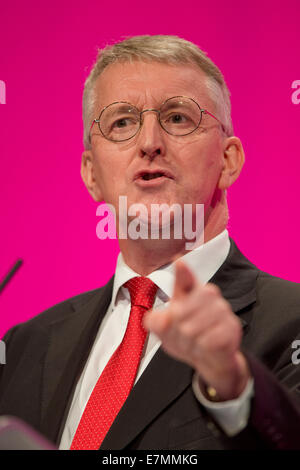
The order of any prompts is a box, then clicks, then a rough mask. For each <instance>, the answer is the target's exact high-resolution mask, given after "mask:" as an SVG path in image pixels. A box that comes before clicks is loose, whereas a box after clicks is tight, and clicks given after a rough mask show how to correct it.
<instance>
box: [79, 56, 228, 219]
mask: <svg viewBox="0 0 300 470" xmlns="http://www.w3.org/2000/svg"><path fill="white" fill-rule="evenodd" d="M96 93H97V105H96V107H95V110H94V111H95V116H94V117H95V118H96V117H98V116H99V113H100V110H101V109H102V108H103V107H104V106H107V105H109V104H111V103H113V102H115V101H127V102H129V103H131V104H133V105H134V106H136V107H137V108H138V109H139V110H140V111H141V110H144V109H149V108H155V109H159V108H160V106H161V104H162V103H163V102H164V101H165V100H166V99H168V98H171V97H173V96H179V95H181V96H186V97H190V98H193V99H194V100H195V101H196V102H197V103H198V104H199V105H200V107H201V108H205V109H207V110H208V111H210V112H212V113H213V114H216V113H217V111H216V109H215V105H214V103H213V101H212V100H211V98H210V97H209V93H208V90H207V86H206V75H205V74H204V72H202V71H201V70H200V69H199V68H198V67H196V66H193V65H176V66H175V65H168V64H161V63H158V62H134V63H116V64H113V65H110V66H108V67H107V68H106V69H105V70H104V72H103V73H102V74H101V75H100V77H99V78H98V81H97V83H96ZM217 117H218V116H217ZM91 139H92V140H91V141H92V150H91V151H87V152H85V153H84V155H85V158H84V159H83V161H85V162H87V161H88V162H89V165H87V167H88V172H89V175H90V179H89V181H90V184H88V186H90V187H89V189H90V191H91V193H92V194H93V197H94V198H95V199H96V200H99V201H101V200H103V199H104V200H105V201H106V203H109V204H112V205H113V206H114V207H115V208H116V210H117V209H118V204H119V196H126V197H127V204H128V206H130V205H131V204H134V203H143V204H144V205H145V206H146V207H147V209H148V213H149V214H150V205H151V204H153V203H156V204H162V203H166V204H168V205H169V206H170V205H172V204H174V203H177V204H180V205H181V206H182V205H183V204H196V203H198V204H204V205H205V210H206V211H208V210H209V208H210V206H211V204H212V201H213V200H214V198H216V192H217V191H218V185H219V180H220V176H221V173H222V169H223V168H224V141H225V140H226V139H225V138H224V135H223V134H222V132H221V128H220V124H219V123H218V122H217V121H216V120H215V119H213V118H212V117H210V116H208V115H203V117H202V121H201V125H200V127H199V128H198V129H197V130H196V131H195V132H193V133H192V134H190V135H187V136H180V137H179V136H173V135H169V134H167V133H166V132H165V131H164V130H163V129H162V128H161V127H160V125H159V122H158V119H157V113H155V112H146V113H145V114H144V115H143V125H142V127H141V129H140V131H139V132H138V134H137V135H136V136H134V137H133V138H132V139H130V140H128V141H125V142H118V143H116V142H111V141H108V140H107V139H105V138H104V137H103V136H102V135H101V133H100V132H99V129H98V127H97V125H94V126H93V129H92V137H91ZM156 171H157V172H162V173H163V172H166V175H168V176H164V177H160V178H157V179H150V180H144V179H143V178H142V177H139V178H137V177H136V176H137V174H138V173H139V172H156ZM83 173H84V172H83ZM85 180H86V178H85ZM91 181H93V183H92V184H91ZM223 189H224V188H223Z"/></svg>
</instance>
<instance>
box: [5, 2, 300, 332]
mask: <svg viewBox="0 0 300 470" xmlns="http://www.w3.org/2000/svg"><path fill="white" fill-rule="evenodd" d="M299 17H300V1H299V0H294V1H293V0H286V1H282V0H280V1H276V0H272V1H264V0H259V1H257V0H255V1H254V0H252V1H243V2H242V1H240V0H236V1H233V0H230V1H224V0H220V1H217V0H214V1H212V2H207V1H206V0H205V1H202V0H193V1H191V0H186V1H182V0H181V1H176V0H172V1H169V0H167V1H161V0H159V1H158V0H152V1H151V2H141V1H140V0H139V1H137V0H131V1H130V2H124V1H121V0H115V1H114V2H112V3H111V4H110V3H109V2H101V0H98V1H94V0H89V1H88V2H87V1H86V2H83V1H77V2H76V1H74V0H72V1H65V0H60V1H57V0H52V1H51V2H48V3H47V2H39V1H27V2H23V1H15V2H8V1H6V2H1V6H0V24H1V28H0V80H1V81H2V82H4V84H5V85H6V104H0V132H1V136H0V161H1V173H0V194H1V233H0V237H1V238H0V279H2V278H3V276H4V275H5V273H6V272H7V270H8V269H9V268H10V267H11V266H12V265H13V263H14V262H15V260H16V259H17V258H18V257H22V258H23V259H24V265H23V267H22V268H21V270H20V271H19V272H18V273H17V274H16V276H15V278H14V279H13V280H12V282H11V283H10V284H9V285H8V286H7V287H6V289H5V290H4V291H3V293H2V294H1V295H0V312H1V319H0V336H1V335H2V334H3V333H4V332H5V331H6V330H7V329H8V328H9V327H11V326H12V325H14V324H16V323H19V322H21V321H25V320H27V319H29V318H30V317H32V316H34V315H36V314H38V313H39V312H41V311H43V310H44V309H46V308H48V307H50V306H52V305H53V304H55V303H57V302H59V301H62V300H64V299H66V298H68V297H70V296H73V295H76V294H79V293H81V292H83V291H85V290H90V289H94V288H97V287H99V286H101V285H102V284H103V283H105V282H106V281H107V280H108V279H109V278H110V276H111V275H112V273H113V271H114V267H115V262H116V257H117V254H118V251H119V250H118V245H117V243H116V241H114V240H107V241H100V240H98V239H97V238H96V232H95V230H96V223H97V220H98V219H97V218H96V206H97V205H96V204H95V203H94V202H93V201H92V200H91V199H90V196H89V195H88V193H87V191H86V189H85V187H84V186H83V183H82V182H81V179H80V173H79V168H80V158H81V152H82V150H83V145H82V125H81V96H82V88H83V83H84V80H85V78H86V76H87V74H88V71H89V68H90V66H91V65H92V63H93V62H94V60H95V58H96V51H97V47H103V46H104V45H105V44H106V43H107V42H112V41H116V40H119V39H121V38H122V37H124V36H131V35H136V34H176V35H179V36H181V37H184V38H186V39H188V40H191V41H193V42H195V43H196V44H198V45H199V46H200V47H201V48H202V49H203V50H205V51H206V52H208V55H209V56H210V57H211V58H212V59H213V60H214V61H215V62H216V63H217V65H218V66H219V67H220V68H221V70H222V71H223V73H224V75H225V78H226V81H227V83H228V86H229V88H230V90H231V93H232V106H233V121H234V126H235V133H236V135H238V136H239V137H240V138H241V139H242V142H243V144H244V149H245V153H246V165H245V167H244V170H243V173H242V175H241V176H240V179H239V181H238V182H236V183H235V185H234V186H233V187H232V189H231V190H230V193H229V207H230V214H231V215H230V224H229V230H230V234H231V236H232V237H233V238H234V239H235V240H236V242H237V244H238V246H239V247H240V249H241V250H242V251H243V252H244V254H245V255H246V256H247V257H248V258H250V259H251V260H252V261H253V262H254V263H256V264H257V265H258V266H259V267H260V268H261V269H263V270H265V271H268V272H270V273H272V274H274V275H277V276H280V277H283V278H286V279H289V280H293V281H296V282H299V281H300V274H299V270H298V266H299V264H300V250H299V247H298V245H299V242H298V238H299V235H298V234H299V219H298V199H299V198H298V192H299V173H300V158H299V150H298V149H299V134H300V132H299V127H300V126H299V123H300V103H299V104H297V102H299V101H300V100H299V99H295V98H297V96H298V97H299V98H300V93H299V94H298V95H297V96H295V95H294V100H292V95H293V93H295V90H293V89H292V83H293V82H294V81H296V80H300V68H299V64H300V60H299V51H300V34H299ZM299 84H300V83H299ZM2 85H3V84H2ZM0 101H2V103H3V102H4V98H3V86H2V98H1V97H0ZM293 101H294V103H293ZM299 309H300V308H299Z"/></svg>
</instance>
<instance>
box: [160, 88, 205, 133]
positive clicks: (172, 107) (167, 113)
mask: <svg viewBox="0 0 300 470" xmlns="http://www.w3.org/2000/svg"><path fill="white" fill-rule="evenodd" d="M160 122H161V125H162V127H163V128H164V129H165V130H166V131H167V132H168V133H169V134H172V135H187V134H190V133H191V132H193V131H194V130H195V129H197V127H198V126H199V124H200V122H201V111H200V108H199V106H198V105H197V103H195V102H194V101H193V100H191V99H189V98H183V97H181V96H179V97H174V98H171V99H169V100H167V101H166V102H165V103H164V104H163V106H162V107H161V110H160Z"/></svg>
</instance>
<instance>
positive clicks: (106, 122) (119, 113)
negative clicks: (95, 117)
mask: <svg viewBox="0 0 300 470" xmlns="http://www.w3.org/2000/svg"><path fill="white" fill-rule="evenodd" d="M139 126H140V115H139V112H138V110H137V109H136V108H135V107H134V106H132V105H130V104H128V103H113V104H111V105H109V106H108V107H107V108H106V109H105V110H104V111H103V112H102V114H101V116H100V124H99V127H100V130H101V132H102V134H103V135H104V136H105V137H107V138H108V139H110V140H114V141H116V142H121V141H122V140H127V139H130V137H133V136H134V135H135V134H136V133H137V131H138V129H139Z"/></svg>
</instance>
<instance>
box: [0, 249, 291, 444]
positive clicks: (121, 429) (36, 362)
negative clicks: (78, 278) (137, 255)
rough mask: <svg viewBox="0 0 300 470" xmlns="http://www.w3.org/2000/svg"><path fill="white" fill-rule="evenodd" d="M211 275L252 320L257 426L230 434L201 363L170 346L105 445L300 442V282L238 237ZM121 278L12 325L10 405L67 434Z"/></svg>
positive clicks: (5, 373) (1, 410)
mask: <svg viewBox="0 0 300 470" xmlns="http://www.w3.org/2000/svg"><path fill="white" fill-rule="evenodd" d="M211 282H214V283H215V284H217V285H218V286H219V288H220V289H221V291H222V293H223V296H224V297H225V298H226V299H227V300H228V301H229V302H230V304H231V306H232V309H233V311H234V312H235V313H236V315H238V316H239V318H240V320H241V322H242V325H243V330H244V336H243V343H242V349H243V351H244V353H245V354H246V356H247V358H248V361H249V365H250V369H251V371H252V374H253V376H254V382H255V397H254V399H253V401H252V405H251V415H250V420H249V424H248V426H247V428H246V429H245V430H244V431H242V432H241V433H239V434H238V435H237V436H236V437H233V438H229V437H227V436H226V435H225V434H224V433H223V432H222V431H221V430H220V428H219V427H218V425H217V424H216V423H215V422H214V421H213V420H212V419H211V418H210V416H209V415H208V413H207V412H206V411H205V410H204V409H203V407H202V406H201V405H200V404H199V402H198V401H197V399H196V398H195V396H194V393H193V391H192V388H191V380H192V376H193V370H192V369H191V367H189V366H188V365H186V364H184V363H181V362H179V361H177V360H174V359H173V358H171V357H170V356H168V355H167V354H166V353H165V352H164V351H163V350H162V348H160V349H159V350H158V352H157V353H156V354H155V356H154V358H153V359H152V361H151V362H150V364H149V365H148V367H147V369H146V370H145V372H144V373H143V375H142V376H141V378H140V380H139V381H138V382H137V384H136V385H135V387H134V388H133V389H132V391H131V393H130V395H129V397H128V399H127V401H126V403H125V404H124V406H123V408H122V409H121V411H120V413H119V415H118V416H117V418H116V419H115V421H114V423H113V425H112V427H111V429H110V431H109V432H108V434H107V436H106V437H105V439H104V441H103V443H102V446H101V449H262V448H282V449H284V448H297V449H300V365H299V366H297V365H293V364H292V362H291V355H292V352H293V349H292V348H291V345H292V342H293V340H294V339H296V338H297V337H298V338H299V333H300V286H299V285H298V284H293V283H291V282H288V281H284V280H282V279H278V278H275V277H272V276H270V275H269V274H266V273H264V272H262V271H259V270H258V269H257V268H256V267H255V266H254V265H253V264H252V263H250V262H249V261H248V260H247V259H246V258H245V257H244V256H243V255H242V254H241V253H240V251H239V250H238V248H237V247H236V245H235V243H234V242H233V241H232V240H231V248H230V252H229V255H228V257H227V259H226V260H225V262H224V263H223V265H222V266H221V268H220V269H219V270H218V271H217V273H216V274H215V275H214V277H213V278H212V279H211ZM112 286H113V279H111V280H110V281H109V282H108V284H106V285H105V286H104V287H102V288H100V289H97V290H94V291H92V292H88V293H85V294H82V295H79V296H77V297H75V298H72V299H70V300H67V301H65V302H63V303H61V304H59V305H57V306H55V307H53V308H51V309H50V310H48V311H46V312H44V313H42V314H41V315H38V316H37V317H35V318H33V319H32V320H30V321H28V322H26V323H24V324H21V325H18V326H16V327H14V328H12V329H11V330H10V331H9V332H8V333H7V335H6V336H5V338H4V340H5V341H6V344H7V363H6V364H5V365H2V366H1V369H0V370H1V375H0V415H3V414H5V415H14V416H17V417H19V418H21V419H23V420H24V421H26V422H27V423H29V424H30V425H31V426H33V427H34V428H35V429H36V430H38V431H39V432H41V433H42V434H43V435H45V436H46V437H48V439H50V440H51V441H52V442H54V443H57V444H58V443H59V442H60V438H61V434H62V431H63V428H64V424H65V420H66V418H67V414H68V410H69V407H70V404H71V401H72V397H73V393H74V389H75V386H76V383H77V380H78V378H79V377H80V374H81V372H82V369H83V367H84V364H85V362H86V360H87V358H88V355H89V352H90V349H91V346H92V344H93V341H94V338H95V335H96V333H97V331H98V328H99V325H100V323H101V321H102V319H103V317H104V315H105V313H106V311H107V308H108V306H109V303H110V300H111V294H112Z"/></svg>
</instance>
